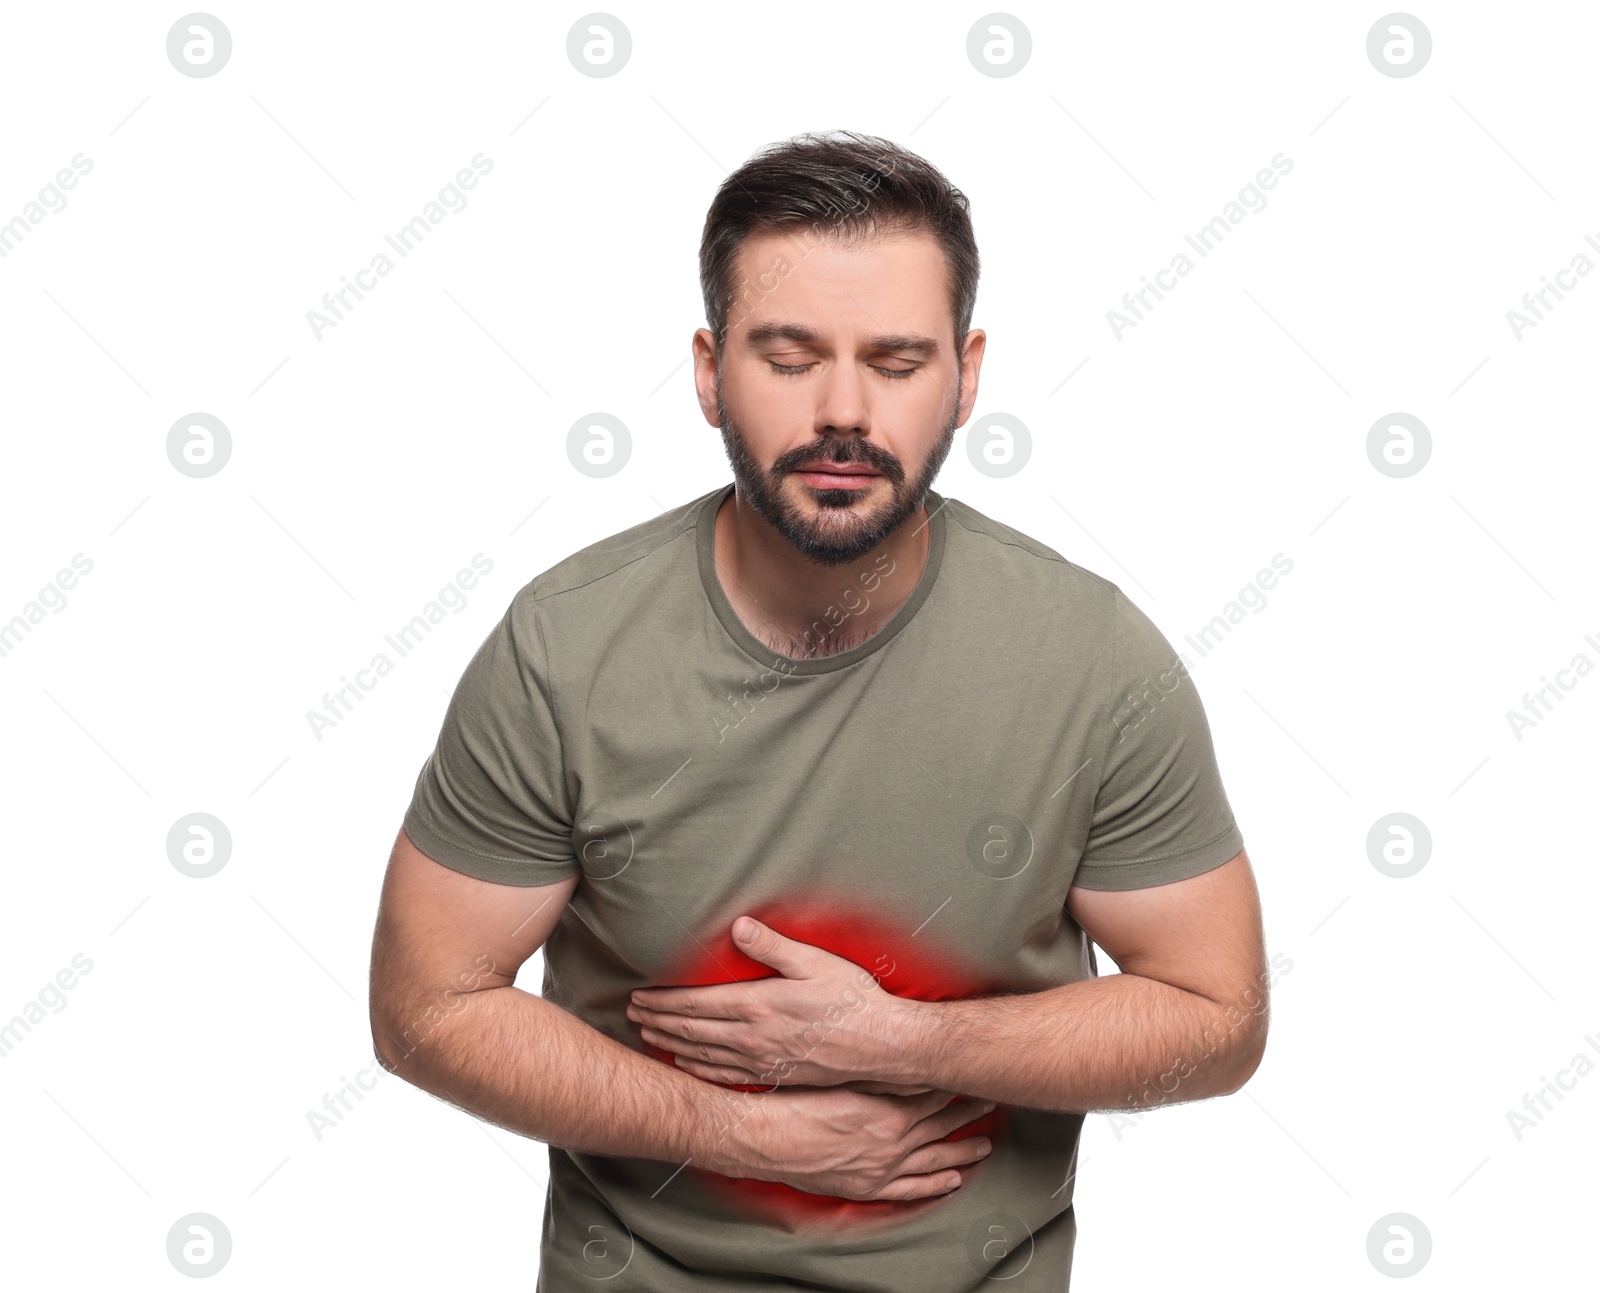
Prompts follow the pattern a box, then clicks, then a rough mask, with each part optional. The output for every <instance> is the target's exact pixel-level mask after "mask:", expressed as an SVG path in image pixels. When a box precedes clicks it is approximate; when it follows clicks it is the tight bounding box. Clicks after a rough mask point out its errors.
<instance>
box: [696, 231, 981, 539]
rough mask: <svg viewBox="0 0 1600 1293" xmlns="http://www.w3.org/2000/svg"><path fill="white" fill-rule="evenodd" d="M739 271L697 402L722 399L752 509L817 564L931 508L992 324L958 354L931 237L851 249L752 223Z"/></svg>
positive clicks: (739, 479) (731, 449)
mask: <svg viewBox="0 0 1600 1293" xmlns="http://www.w3.org/2000/svg"><path fill="white" fill-rule="evenodd" d="M808 248H809V250H807V249H808ZM741 278H742V279H743V280H744V281H745V282H746V283H747V284H748V285H749V286H750V287H751V288H752V289H753V290H752V291H751V292H750V294H749V295H747V296H745V297H744V298H743V301H742V302H741V303H739V304H736V305H734V307H733V308H732V309H731V310H730V311H729V316H728V328H727V335H726V337H725V339H724V342H723V348H722V360H721V366H720V371H719V372H717V373H716V374H715V381H714V382H711V381H702V382H700V383H699V384H700V387H701V402H702V406H703V407H705V406H707V405H708V404H709V403H710V402H711V401H712V400H714V405H715V409H716V420H717V425H718V426H719V427H720V428H721V430H722V439H723V445H724V447H725V448H726V449H727V452H728V461H729V464H730V465H731V467H732V468H733V474H734V480H735V481H736V483H737V484H738V487H739V493H740V496H741V498H742V499H743V500H744V502H745V503H747V504H748V505H749V507H750V508H751V510H752V511H754V512H755V513H756V514H757V515H758V516H760V517H762V518H763V519H764V520H765V521H766V522H767V523H768V524H769V525H771V526H772V527H773V529H775V530H776V531H777V532H778V533H779V534H781V535H782V536H783V537H784V538H785V539H786V540H788V542H789V543H790V544H792V545H793V546H794V547H795V548H796V549H797V550H798V551H799V552H801V553H803V554H804V555H805V556H806V557H808V558H810V559H811V560H812V561H814V562H816V563H817V564H819V565H823V566H837V565H842V564H844V563H845V562H849V561H853V560H855V559H856V558H858V557H861V556H862V555H864V554H866V553H868V552H870V551H872V550H873V549H874V548H876V547H878V545H879V544H881V543H882V542H883V541H884V540H885V539H886V538H887V537H888V536H889V535H890V534H891V533H892V532H893V531H894V530H895V529H896V528H897V527H898V526H899V525H900V524H901V523H902V522H904V521H905V520H906V519H907V518H908V517H910V516H911V515H912V514H913V513H915V512H916V510H917V508H918V507H920V506H921V505H922V501H923V498H924V496H925V495H926V493H927V491H928V488H929V486H930V485H932V484H933V481H934V478H935V477H936V476H937V475H938V473H939V468H940V467H941V466H943V464H944V460H945V458H946V456H947V455H948V454H949V452H950V446H951V444H952V442H953V441H954V438H955V433H956V428H957V427H958V426H960V425H961V424H962V423H963V422H965V421H966V418H967V414H968V413H969V412H970V409H971V404H972V398H971V397H972V395H973V394H975V393H976V391H975V388H976V378H977V364H978V360H979V359H980V358H981V354H982V334H981V333H973V334H970V335H971V337H972V338H974V339H975V344H972V345H969V346H968V347H967V348H966V349H967V351H968V354H967V355H965V356H958V355H957V353H956V350H955V344H954V336H953V333H954V327H953V324H952V321H951V318H950V299H949V293H948V290H947V286H946V284H947V281H948V280H947V269H946V263H945V258H944V254H943V252H942V250H941V249H940V247H939V245H938V243H937V242H936V241H935V240H934V238H933V236H932V235H931V234H926V233H918V234H907V235H898V236H893V237H888V238H880V239H876V240H874V241H871V242H868V243H863V244H859V245H856V246H853V247H849V248H846V247H843V246H841V245H840V244H838V243H837V242H834V241H832V240H830V239H823V240H822V241H817V240H816V239H815V238H813V237H811V236H809V235H806V234H796V235H794V237H792V238H791V237H789V236H786V235H784V234H779V233H756V234H752V235H751V236H750V237H749V238H747V239H746V240H745V243H744V245H743V247H742V248H741V250H740V267H739V270H738V271H737V272H736V274H735V281H736V282H738V281H740V280H741ZM757 295H759V296H760V299H759V300H757V299H756V297H757ZM710 337H711V334H710V332H708V331H706V330H705V329H702V330H701V332H700V334H698V337H697V343H698V342H699V339H700V338H704V339H706V340H707V341H709V338H710ZM707 349H708V347H707V346H706V345H704V344H697V353H702V354H703V353H704V352H705V351H706V350H707ZM963 360H965V362H966V363H970V365H971V367H970V369H969V370H968V374H967V380H965V381H964V380H963V372H962V368H963ZM699 375H700V376H702V377H704V376H706V368H705V366H704V365H702V367H701V369H700V372H699ZM708 386H709V387H710V389H709V390H708ZM708 395H709V396H710V397H711V399H710V400H708ZM964 397H965V398H964ZM709 411H710V409H709V407H708V408H707V412H708V414H709Z"/></svg>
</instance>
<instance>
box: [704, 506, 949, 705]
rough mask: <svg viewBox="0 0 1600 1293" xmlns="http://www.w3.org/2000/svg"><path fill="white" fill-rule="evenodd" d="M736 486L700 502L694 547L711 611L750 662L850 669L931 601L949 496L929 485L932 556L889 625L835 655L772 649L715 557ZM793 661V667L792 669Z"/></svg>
mask: <svg viewBox="0 0 1600 1293" xmlns="http://www.w3.org/2000/svg"><path fill="white" fill-rule="evenodd" d="M733 490H734V484H733V482H731V481H730V482H729V483H728V484H727V485H725V486H723V488H721V489H719V490H717V491H715V492H714V493H712V494H710V495H709V496H708V497H707V498H706V500H705V502H704V503H702V504H701V505H700V515H699V517H698V518H697V520H696V523H695V540H696V542H695V547H696V549H697V550H698V557H699V566H700V584H701V587H702V588H704V590H705V595H706V599H707V600H708V601H709V602H710V603H711V609H712V611H713V612H714V613H715V614H716V617H717V619H718V621H720V622H721V624H722V627H723V629H724V630H725V631H726V632H727V634H728V636H729V637H730V638H732V639H733V642H734V645H735V646H737V647H738V648H739V649H740V650H741V651H743V652H744V653H745V654H746V655H747V656H749V657H750V658H751V659H752V660H755V661H757V662H759V663H761V664H763V665H768V666H770V665H771V664H772V662H773V661H774V660H776V661H781V662H782V663H783V664H784V666H785V672H787V673H790V674H818V673H832V672H833V671H834V670H836V669H848V668H849V667H850V666H851V665H853V664H858V663H860V662H861V661H862V660H865V659H866V658H867V657H868V656H870V655H872V654H873V653H874V652H877V651H879V650H881V649H882V648H883V647H885V646H887V645H888V643H889V641H890V640H891V639H892V638H893V637H894V636H895V635H896V634H897V633H899V632H900V630H901V629H903V628H905V626H906V625H907V624H909V623H910V622H911V620H912V618H913V617H914V616H915V615H916V613H917V611H918V609H919V608H920V607H921V606H922V603H923V602H925V601H927V600H928V595H929V594H930V593H931V592H932V591H933V585H934V581H935V580H937V579H938V577H939V569H940V567H941V566H942V565H943V564H944V544H945V519H944V508H945V503H946V502H947V501H948V500H946V499H945V498H944V496H943V495H941V494H938V493H936V492H935V491H934V490H931V489H930V490H929V491H928V492H927V495H926V497H925V498H924V500H923V506H924V507H925V508H926V509H927V513H928V520H927V526H928V555H927V559H926V560H925V561H924V562H923V566H922V575H921V577H920V578H919V579H918V580H917V584H916V587H915V588H913V589H912V590H911V595H910V596H909V597H907V598H906V600H905V601H904V602H902V603H901V604H900V608H899V609H898V610H897V611H895V613H894V614H893V615H891V616H890V617H889V620H888V623H886V624H885V625H884V626H883V627H882V628H881V629H879V630H878V631H877V632H876V633H874V634H873V635H872V636H871V637H870V638H868V639H867V640H866V641H865V642H859V643H857V644H856V645H855V646H853V647H851V648H850V649H849V650H848V651H839V652H835V653H834V654H833V655H826V656H807V657H796V656H787V655H784V654H782V653H781V652H778V651H774V650H773V649H772V648H771V647H769V646H768V645H767V644H766V643H765V642H763V641H762V640H761V639H760V638H758V637H757V636H756V635H755V634H754V633H752V632H751V631H750V630H749V629H748V628H746V627H745V623H744V621H743V620H741V619H740V618H739V613H738V612H737V611H735V610H734V609H733V603H732V602H730V601H729V600H728V594H727V592H726V591H725V590H724V589H723V587H722V580H721V579H719V578H718V577H717V569H716V555H715V554H716V525H717V513H718V512H719V511H721V509H722V505H723V504H724V503H725V502H727V501H728V497H729V495H731V494H732V493H733ZM841 591H842V590H841ZM790 665H792V666H793V668H789V667H788V666H790Z"/></svg>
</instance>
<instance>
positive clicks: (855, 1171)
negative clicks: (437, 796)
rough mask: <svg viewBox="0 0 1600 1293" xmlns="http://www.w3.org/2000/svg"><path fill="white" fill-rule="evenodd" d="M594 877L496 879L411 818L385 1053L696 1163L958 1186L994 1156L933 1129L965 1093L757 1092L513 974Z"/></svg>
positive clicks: (894, 1184)
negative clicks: (686, 1065) (594, 1023)
mask: <svg viewBox="0 0 1600 1293" xmlns="http://www.w3.org/2000/svg"><path fill="white" fill-rule="evenodd" d="M578 883H579V878H578V877H577V876H573V877H571V878H569V879H565V880H561V881H558V882H556V883H554V884H549V885H540V886H533V887H523V886H516V885H499V884H490V883H488V882H486V881H483V880H478V879H475V878H473V877H470V876H466V875H463V874H460V873H459V872H456V871H453V870H451V869H450V868H448V867H445V866H443V865H441V864H439V863H437V862H435V861H434V860H433V859H431V858H429V857H428V856H427V855H426V854H424V853H422V852H421V851H420V850H419V849H417V847H416V846H415V845H414V844H413V843H412V842H411V840H410V838H409V837H408V836H407V835H406V834H405V832H404V831H402V832H400V834H399V836H398V837H397V838H396V840H395V845H394V851H393V854H392V855H391V857H390V859H389V868H388V871H387V873H386V875H385V876H384V883H383V896H382V900H381V902H380V905H379V912H378V923H377V930H376V933H375V935H374V938H373V948H372V973H371V995H370V1012H371V1022H372V1036H373V1043H374V1046H375V1048H376V1050H377V1054H378V1058H379V1061H380V1062H381V1063H382V1064H383V1066H384V1067H385V1068H386V1069H388V1070H389V1071H390V1072H392V1073H396V1074H399V1075H400V1076H401V1077H403V1078H405V1079H406V1080H407V1081H408V1082H411V1083H413V1084H414V1085H416V1086H419V1087H421V1088H423V1089H424V1090H427V1091H430V1092H432V1093H433V1094H435V1095H437V1096H440V1097H441V1098H443V1099H445V1100H448V1101H450V1102H451V1103H452V1104H455V1105H458V1106H460V1107H461V1108H463V1109H466V1110H467V1111H469V1112H471V1113H474V1114H476V1115H478V1116H479V1117H482V1118H485V1119H487V1120H488V1121H490V1122H494V1123H497V1124H499V1125H500V1126H502V1127H506V1128H509V1129H510V1130H512V1131H515V1132H518V1133H520V1134H522V1135H525V1136H531V1137H533V1138H535V1139H537V1140H542V1141H545V1142H547V1143H549V1144H551V1145H556V1146H558V1147H560V1148H563V1149H570V1150H574V1151H577V1152H580V1153H590V1154H604V1155H612V1156H627V1157H635V1158H650V1159H657V1160H660V1161H663V1162H671V1163H684V1162H687V1161H693V1162H695V1163H697V1164H698V1165H700V1166H702V1167H707V1168H709V1169H710V1170H712V1171H718V1172H723V1173H725V1174H727V1175H733V1176H746V1177H758V1178H761V1179H768V1180H784V1181H787V1182H788V1183H790V1184H793V1185H795V1186H796V1187H797V1188H800V1189H809V1190H812V1191H813V1192H816V1193H826V1194H838V1195H840V1196H841V1197H847V1198H878V1199H906V1198H921V1197H925V1196H927V1195H931V1194H940V1193H944V1192H945V1191H947V1190H948V1189H950V1188H952V1183H953V1177H954V1174H953V1172H951V1171H950V1170H949V1169H952V1168H955V1167H959V1166H964V1165H967V1164H969V1163H971V1162H973V1161H975V1160H976V1159H977V1158H979V1157H981V1156H982V1155H981V1154H980V1153H978V1152H977V1151H978V1150H979V1149H986V1144H985V1143H984V1142H982V1141H981V1138H974V1139H968V1140H963V1141H954V1142H949V1143H939V1144H935V1143H930V1142H933V1141H936V1140H937V1139H938V1138H939V1137H942V1136H944V1135H946V1134H948V1133H949V1132H951V1131H953V1130H954V1129H955V1128H956V1127H958V1126H960V1125H961V1124H962V1123H965V1122H968V1121H970V1120H972V1119H973V1118H974V1117H976V1116H977V1115H978V1109H976V1108H974V1107H973V1106H972V1105H971V1104H970V1102H966V1103H962V1104H958V1105H956V1106H954V1107H953V1108H952V1109H948V1110H947V1109H945V1108H944V1106H945V1105H946V1104H947V1103H948V1102H949V1101H950V1100H951V1092H949V1091H932V1092H928V1093H927V1094H923V1095H917V1096H905V1097H901V1096H890V1095H872V1094H862V1093H858V1092H854V1091H843V1090H829V1091H798V1090H794V1091H781V1092H772V1093H770V1094H767V1095H760V1096H743V1095H741V1093H736V1092H729V1091H726V1090H723V1089H721V1088H719V1087H716V1086H713V1085H711V1084H709V1083H706V1082H703V1081H701V1080H700V1079H699V1078H696V1077H692V1076H690V1075H689V1074H687V1073H685V1072H683V1071H681V1070H679V1069H677V1068H675V1067H673V1066H672V1065H668V1064H662V1063H660V1062H659V1061H657V1060H654V1059H651V1058H649V1057H648V1056H646V1055H643V1054H641V1053H639V1052H637V1051H634V1050H631V1049H629V1048H628V1047H626V1046H623V1045H622V1044H620V1043H619V1042H617V1041H615V1040H613V1039H612V1038H609V1037H607V1036H605V1034H603V1033H601V1032H599V1031H597V1030H596V1029H594V1028H591V1027H590V1026H589V1025H588V1024H586V1023H584V1022H583V1021H581V1020H580V1019H578V1018H576V1017H575V1016H573V1015H572V1014H570V1013H568V1012H567V1011H565V1010H563V1009H561V1008H560V1007H559V1006H557V1005H555V1004H553V1003H551V1002H547V1001H545V1000H544V999H543V998H542V997H539V996H538V995H536V994H534V993H530V992H524V991H522V990H521V989H519V988H517V987H515V986H514V982H515V979H516V974H517V970H518V969H519V968H520V967H521V965H522V964H523V962H524V961H526V960H527V959H528V958H529V957H531V956H532V955H533V953H534V952H535V951H536V950H538V948H539V947H541V946H542V945H543V943H544V941H545V939H546V938H548V937H549V935H550V932H551V931H552V930H553V929H554V928H555V926H556V923H557V921H559V920H560V918H561V914H562V912H563V911H564V910H565V908H566V905H567V902H568V900H569V899H570V897H571V896H572V893H573V891H574V889H576V888H577V885H578ZM955 1183H958V1181H956V1182H955Z"/></svg>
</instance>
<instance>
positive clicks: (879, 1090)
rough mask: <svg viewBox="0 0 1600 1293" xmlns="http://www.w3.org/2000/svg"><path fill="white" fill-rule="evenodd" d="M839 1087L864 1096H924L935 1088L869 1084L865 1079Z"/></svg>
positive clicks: (895, 1083) (883, 1083)
mask: <svg viewBox="0 0 1600 1293" xmlns="http://www.w3.org/2000/svg"><path fill="white" fill-rule="evenodd" d="M839 1085H841V1086H843V1087H845V1088H846V1089H847V1090H850V1091H860V1092H861V1093H862V1094H863V1095H902V1096H904V1095H923V1094H925V1093H926V1092H928V1091H932V1090H933V1088H932V1087H929V1086H902V1085H901V1084H900V1083H898V1082H869V1081H867V1080H866V1079H864V1078H856V1079H854V1080H852V1081H849V1082H841V1083H840V1084H839Z"/></svg>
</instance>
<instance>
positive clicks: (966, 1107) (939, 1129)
mask: <svg viewBox="0 0 1600 1293" xmlns="http://www.w3.org/2000/svg"><path fill="white" fill-rule="evenodd" d="M993 1108H994V1101H992V1100H960V1101H957V1102H956V1103H955V1104H953V1105H951V1106H950V1107H949V1108H947V1109H941V1110H939V1112H938V1113H935V1114H930V1115H929V1116H928V1117H926V1118H924V1119H923V1120H922V1121H921V1122H919V1123H917V1124H916V1125H915V1126H913V1127H912V1128H911V1129H910V1130H909V1131H908V1132H907V1133H906V1138H907V1139H908V1140H910V1141H913V1142H917V1141H921V1142H927V1141H935V1140H942V1139H943V1138H944V1137H946V1136H948V1135H949V1134H950V1133H951V1132H952V1131H955V1130H956V1128H958V1127H965V1126H966V1125H967V1124H968V1123H969V1122H975V1121H976V1120H977V1119H979V1118H981V1117H983V1116H984V1114H986V1113H989V1112H990V1111H991V1110H993Z"/></svg>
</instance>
